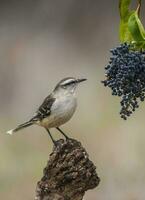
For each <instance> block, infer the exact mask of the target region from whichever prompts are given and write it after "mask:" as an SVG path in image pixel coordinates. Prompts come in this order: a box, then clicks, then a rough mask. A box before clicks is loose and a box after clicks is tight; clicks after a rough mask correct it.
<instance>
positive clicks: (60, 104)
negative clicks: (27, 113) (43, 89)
mask: <svg viewBox="0 0 145 200" xmlns="http://www.w3.org/2000/svg"><path fill="white" fill-rule="evenodd" d="M85 80H87V79H84V78H83V79H76V78H73V77H68V78H64V79H62V80H61V81H60V82H59V83H58V84H57V85H56V87H55V88H54V90H53V92H52V93H51V94H50V95H48V96H47V97H46V98H45V100H44V101H43V103H42V105H41V106H40V107H39V108H38V110H37V112H36V113H35V114H34V116H33V117H32V118H31V119H30V120H29V121H27V122H25V123H23V124H21V125H19V126H17V127H16V128H15V129H12V130H9V131H7V133H8V134H10V135H12V134H13V133H15V132H17V131H19V130H21V129H23V128H26V127H28V126H31V125H34V124H37V125H39V126H42V127H44V128H45V129H46V130H47V132H48V134H49V135H50V137H51V139H52V141H53V143H55V140H54V139H53V137H52V135H51V133H50V130H49V129H50V128H56V129H57V130H58V131H60V132H61V133H62V134H63V135H64V136H65V138H66V139H67V138H68V136H67V135H66V134H65V133H64V132H63V131H62V130H61V129H60V128H59V127H60V126H61V125H62V124H64V123H66V122H67V121H69V120H70V119H71V117H72V116H73V114H74V112H75V110H76V107H77V99H76V93H75V91H76V88H77V86H78V85H79V83H81V82H82V81H85Z"/></svg>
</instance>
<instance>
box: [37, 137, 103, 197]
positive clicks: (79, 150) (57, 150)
mask: <svg viewBox="0 0 145 200" xmlns="http://www.w3.org/2000/svg"><path fill="white" fill-rule="evenodd" d="M99 182H100V179H99V177H98V176H97V174H96V167H95V166H94V164H93V163H92V161H90V160H89V156H88V154H87V152H86V150H85V149H84V148H83V147H82V145H81V143H80V142H78V141H76V140H74V139H69V140H66V141H64V140H62V139H61V140H58V141H57V146H56V147H54V148H53V152H52V153H51V154H50V157H49V160H48V162H47V166H46V167H45V169H44V171H43V177H42V178H41V180H40V181H39V182H38V183H37V187H36V196H35V200H82V199H83V196H84V194H85V192H86V191H87V190H89V189H93V188H95V187H97V186H98V184H99Z"/></svg>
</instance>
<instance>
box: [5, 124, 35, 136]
mask: <svg viewBox="0 0 145 200" xmlns="http://www.w3.org/2000/svg"><path fill="white" fill-rule="evenodd" d="M32 124H33V122H32V121H28V122H25V123H24V124H20V125H19V126H17V127H16V128H15V129H11V130H9V131H7V134H9V135H12V134H13V133H15V132H17V131H19V130H21V129H23V128H26V127H28V126H31V125H32Z"/></svg>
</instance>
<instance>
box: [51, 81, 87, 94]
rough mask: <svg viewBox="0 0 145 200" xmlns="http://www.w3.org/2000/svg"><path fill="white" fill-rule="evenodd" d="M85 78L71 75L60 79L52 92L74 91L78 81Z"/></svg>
mask: <svg viewBox="0 0 145 200" xmlns="http://www.w3.org/2000/svg"><path fill="white" fill-rule="evenodd" d="M86 80H87V79H85V78H80V79H77V78H73V77H68V78H64V79H62V80H61V81H60V82H59V83H58V84H57V85H56V87H55V89H54V92H59V91H60V92H66V93H72V94H73V93H74V92H75V89H76V88H77V86H78V85H79V83H81V82H83V81H86Z"/></svg>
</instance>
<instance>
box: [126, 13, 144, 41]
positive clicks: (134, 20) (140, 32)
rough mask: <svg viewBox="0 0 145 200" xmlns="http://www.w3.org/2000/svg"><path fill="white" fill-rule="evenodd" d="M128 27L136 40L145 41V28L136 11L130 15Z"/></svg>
mask: <svg viewBox="0 0 145 200" xmlns="http://www.w3.org/2000/svg"><path fill="white" fill-rule="evenodd" d="M128 29H129V31H130V33H131V35H132V38H133V40H134V41H135V42H141V41H145V30H144V27H143V25H142V23H141V21H140V19H139V17H138V14H137V12H136V11H135V12H133V13H132V14H131V15H130V17H129V20H128Z"/></svg>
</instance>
